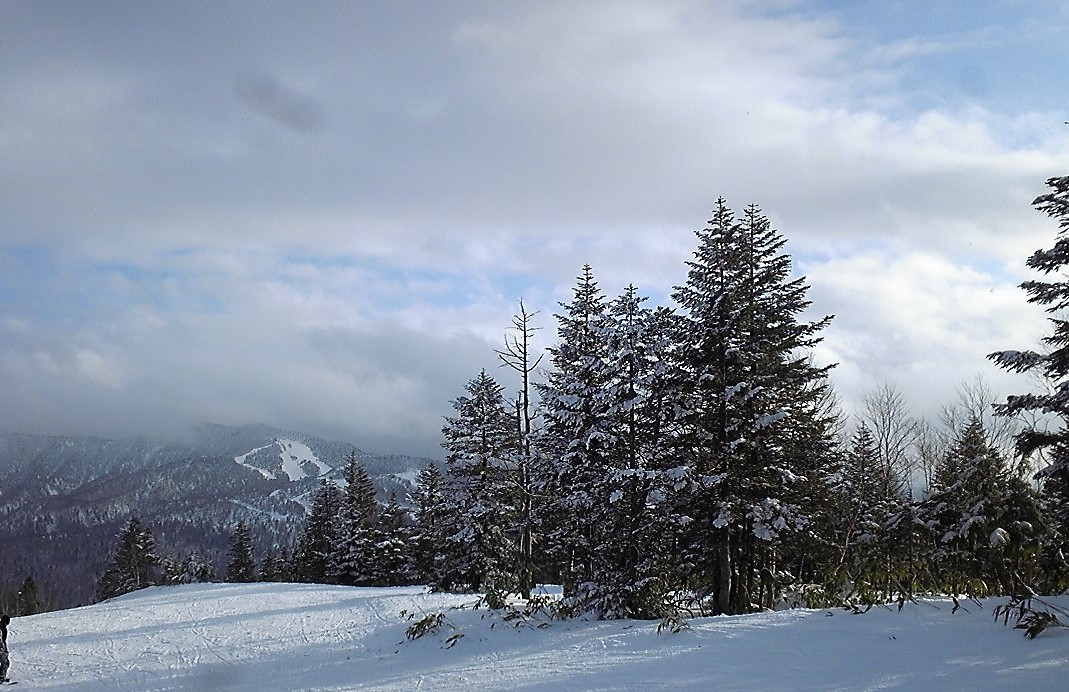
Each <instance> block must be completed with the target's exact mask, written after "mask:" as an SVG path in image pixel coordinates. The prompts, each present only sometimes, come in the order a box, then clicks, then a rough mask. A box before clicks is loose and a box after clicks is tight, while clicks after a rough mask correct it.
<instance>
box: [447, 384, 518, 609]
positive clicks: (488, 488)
mask: <svg viewBox="0 0 1069 692" xmlns="http://www.w3.org/2000/svg"><path fill="white" fill-rule="evenodd" d="M465 391H466V392H467V394H466V395H464V396H460V397H457V399H455V400H454V401H453V408H454V410H455V411H456V416H455V417H447V418H446V424H445V426H444V427H443V428H442V434H443V435H444V436H445V442H443V443H442V445H443V446H444V447H445V448H446V450H447V454H446V458H445V461H446V465H447V468H448V472H449V476H448V480H447V482H446V486H447V492H446V493H445V496H446V504H445V506H444V507H443V508H442V510H443V527H442V528H443V535H444V536H445V542H444V544H443V545H442V552H443V559H442V561H441V572H440V574H439V578H438V581H437V582H436V583H435V587H436V588H438V589H440V590H466V591H484V590H500V591H512V590H514V589H515V588H516V575H515V570H514V569H513V567H514V566H515V563H514V560H513V556H514V555H515V554H516V547H515V541H514V540H513V539H512V538H511V537H510V535H509V531H508V529H509V528H510V527H512V526H514V525H515V517H516V505H515V492H514V486H512V485H511V481H512V479H511V478H510V472H511V470H512V469H511V467H510V460H511V459H512V458H513V456H514V455H515V453H516V439H517V433H516V423H515V418H514V417H513V415H512V413H511V412H510V411H509V408H508V406H507V405H506V403H505V399H504V396H503V394H502V392H503V388H502V387H501V385H499V384H498V383H497V382H496V381H495V380H494V378H493V377H491V376H490V375H489V374H487V372H486V370H483V371H481V372H480V373H479V374H478V376H476V377H475V378H474V379H472V380H470V381H469V382H468V383H467V385H466V386H465Z"/></svg>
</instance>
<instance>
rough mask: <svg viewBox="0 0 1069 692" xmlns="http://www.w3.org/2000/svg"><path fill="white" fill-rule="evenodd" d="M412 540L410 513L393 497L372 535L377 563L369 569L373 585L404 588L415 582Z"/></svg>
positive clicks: (369, 579)
mask: <svg viewBox="0 0 1069 692" xmlns="http://www.w3.org/2000/svg"><path fill="white" fill-rule="evenodd" d="M410 536H411V531H410V524H409V518H408V512H407V511H406V510H405V509H404V507H402V506H401V503H399V502H398V501H397V497H396V496H395V495H391V496H390V500H389V502H387V504H386V506H385V507H383V508H382V511H381V512H380V513H379V517H378V522H377V523H376V525H375V528H374V530H373V532H372V538H371V540H372V554H373V556H374V560H373V562H372V564H371V565H369V569H368V583H369V584H372V585H375V586H402V585H405V584H411V583H412V582H413V581H414V580H415V577H414V573H413V568H412V561H411V559H410V555H409V540H410Z"/></svg>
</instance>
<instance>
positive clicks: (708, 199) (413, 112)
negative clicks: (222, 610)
mask: <svg viewBox="0 0 1069 692" xmlns="http://www.w3.org/2000/svg"><path fill="white" fill-rule="evenodd" d="M988 9H989V8H988ZM985 11H986V10H985V9H983V8H981V9H979V10H977V12H976V13H975V15H976V16H973V15H970V18H969V19H970V21H969V23H968V26H964V27H962V28H960V29H957V28H955V25H953V24H952V23H950V24H948V23H947V22H946V20H947V17H945V16H943V14H941V13H940V12H939V11H937V10H930V12H932V13H935V14H933V15H932V17H933V18H934V20H938V21H937V22H935V23H936V24H938V26H936V27H934V28H932V29H931V30H930V31H926V29H925V27H924V26H921V25H919V24H915V25H912V26H908V27H902V26H900V25H901V23H902V22H901V19H900V18H896V19H895V21H891V19H890V18H888V16H885V15H884V14H882V10H881V11H877V10H876V9H873V8H869V9H868V10H865V8H864V7H862V8H861V9H860V10H851V9H847V8H844V9H841V10H838V11H835V12H832V11H824V10H820V9H818V8H813V7H808V6H805V5H798V4H796V3H791V2H785V3H784V2H770V3H717V4H715V5H709V4H707V3H696V2H693V3H692V2H682V1H680V2H667V3H662V2H658V3H653V2H651V3H638V4H629V5H627V6H626V7H622V6H620V5H619V4H616V3H601V2H581V3H550V4H534V5H519V4H505V5H503V4H496V3H487V4H479V3H476V4H473V5H464V6H445V5H441V6H439V5H426V4H421V5H419V6H418V7H417V6H409V5H404V4H402V5H397V4H390V5H380V4H376V3H350V4H345V5H341V6H332V7H331V8H330V9H329V11H328V10H327V9H325V8H308V7H303V6H302V7H300V8H297V7H291V6H289V5H286V4H282V3H279V4H268V5H259V4H257V5H255V6H253V5H242V4H241V3H237V4H228V5H226V6H215V5H212V6H207V5H181V4H179V5H174V6H149V5H146V6H144V7H141V6H139V7H137V8H123V9H122V11H118V10H113V9H108V8H105V9H103V10H100V11H94V12H88V11H80V10H75V9H73V8H70V7H67V6H54V5H51V4H49V3H34V4H32V5H19V6H11V7H8V8H5V9H4V10H0V13H4V12H6V13H7V14H8V15H10V16H11V17H12V18H13V19H18V20H19V21H5V22H0V27H3V28H0V60H2V61H3V63H4V64H5V70H4V71H3V72H2V73H0V112H3V113H4V114H5V117H4V120H3V122H2V123H0V208H3V209H4V210H5V216H4V219H3V220H0V269H2V270H3V271H2V272H0V297H3V300H2V301H0V303H2V307H0V357H2V358H3V360H2V361H0V377H2V379H0V390H2V391H3V393H2V394H0V415H3V416H5V418H4V420H5V421H7V422H6V423H5V425H12V426H16V427H26V428H33V429H36V430H42V431H43V430H50V429H64V428H66V429H75V428H77V429H78V430H81V431H94V430H99V431H104V430H121V431H129V432H136V431H139V430H148V429H156V428H160V429H162V428H166V427H168V426H172V425H175V424H177V423H178V422H182V421H187V420H188V421H189V422H199V421H202V420H215V421H218V422H223V423H243V422H254V421H263V422H267V423H274V424H281V425H285V426H293V427H298V424H299V425H300V426H312V427H316V428H317V429H319V430H321V431H331V432H332V433H333V434H337V435H341V436H345V437H349V438H352V439H353V441H354V442H356V443H357V444H361V445H363V446H366V447H369V448H375V447H376V446H378V445H381V447H380V448H379V451H390V450H391V449H392V448H394V446H396V449H398V450H401V451H405V450H414V449H418V450H420V451H422V452H424V453H429V451H433V450H436V448H437V443H438V440H437V436H438V428H439V427H440V423H441V415H443V414H445V413H448V411H449V407H448V401H449V400H450V399H451V398H453V397H455V396H456V395H457V394H458V393H459V392H460V390H461V387H462V386H463V383H464V382H465V381H466V380H467V379H468V378H470V377H471V376H472V375H474V374H475V372H477V369H478V368H479V367H482V366H486V367H488V368H491V369H493V368H494V367H495V366H496V361H495V359H494V357H493V354H492V349H493V347H495V346H497V345H498V344H500V342H501V338H502V335H503V333H504V331H505V327H507V325H508V324H509V317H510V315H511V314H512V313H513V312H514V310H515V306H516V301H517V300H518V299H520V298H523V299H524V300H525V302H526V304H527V305H528V306H529V307H530V308H531V309H533V310H540V311H541V314H540V315H539V320H540V322H539V324H540V326H542V327H544V330H543V332H542V333H541V334H540V339H544V340H545V341H547V342H548V341H549V340H550V339H551V338H552V335H553V332H554V324H553V322H552V313H553V312H554V311H555V310H556V302H557V301H560V300H567V299H568V298H569V296H570V289H571V286H572V284H573V283H574V278H575V276H576V274H577V272H578V271H579V268H580V266H581V265H582V264H584V263H587V262H589V263H591V264H592V265H593V266H594V269H595V274H596V276H597V277H598V278H599V280H600V282H601V285H602V287H603V289H604V290H605V291H606V292H607V293H609V294H610V295H614V294H616V293H618V292H619V291H620V290H621V289H622V288H623V286H624V285H626V284H627V283H630V282H634V283H636V284H637V285H638V286H639V288H640V290H641V291H642V292H643V293H645V294H649V295H651V296H653V302H661V303H664V302H666V301H667V296H668V295H669V294H670V293H671V289H672V286H674V285H677V284H679V283H681V282H682V281H684V280H685V273H686V272H685V266H684V265H683V262H684V261H685V260H687V259H688V258H689V255H690V252H691V251H692V250H693V248H694V243H695V239H694V236H693V234H692V231H693V230H694V229H696V228H699V227H701V226H702V225H703V223H704V221H705V219H706V217H707V215H708V213H709V210H710V209H712V207H713V206H714V204H715V200H716V198H717V197H718V196H720V195H723V196H725V197H726V198H727V201H728V203H729V205H731V206H732V207H734V208H736V209H741V208H742V207H743V206H745V205H746V204H748V203H750V202H755V203H757V204H759V205H761V206H762V208H763V209H764V210H765V212H766V213H767V214H768V215H769V216H770V217H771V218H772V220H773V222H774V223H775V225H776V226H777V227H778V228H779V229H780V230H781V231H782V232H783V233H784V234H785V235H786V236H787V237H788V239H789V241H790V242H789V245H788V248H787V249H788V251H789V252H791V253H792V254H794V255H795V257H796V260H797V262H796V263H797V265H798V267H799V269H800V271H802V272H805V273H806V274H808V276H809V280H810V283H811V284H812V286H813V298H814V310H816V311H817V312H819V313H820V314H826V313H835V314H837V315H838V317H837V319H836V321H835V323H834V325H833V327H831V328H830V329H829V331H828V338H827V340H826V341H825V344H824V346H823V347H822V349H823V350H822V352H821V357H822V358H826V359H828V360H838V361H840V362H841V363H842V365H840V367H839V368H837V370H836V375H835V376H836V378H837V380H836V382H837V384H838V385H839V386H840V387H841V388H842V389H843V390H844V393H845V394H847V395H848V396H847V398H848V399H850V400H857V398H858V397H857V392H860V391H862V390H863V389H864V388H865V387H866V386H868V384H870V383H875V382H877V381H879V380H884V379H898V380H900V381H901V384H902V386H903V389H906V388H907V385H908V388H909V391H908V393H909V394H910V396H911V399H912V400H914V401H916V402H917V405H918V406H927V405H929V402H931V401H935V400H941V399H942V398H945V397H948V396H952V391H953V388H954V387H955V386H957V384H958V383H959V382H960V381H962V380H965V379H971V377H972V376H973V375H974V374H975V372H976V370H977V369H981V368H984V367H985V366H986V363H985V361H984V360H983V356H984V354H985V353H986V352H987V351H989V350H993V349H996V348H1010V347H1023V346H1028V345H1029V344H1030V343H1032V342H1033V340H1034V338H1035V337H1036V336H1037V335H1038V334H1039V333H1040V331H1041V330H1042V328H1043V324H1042V321H1041V320H1039V319H1037V318H1036V317H1035V315H1032V314H1031V313H1030V312H1029V311H1028V309H1027V308H1025V307H1023V306H1024V297H1023V295H1022V294H1020V292H1019V291H1017V290H1016V289H1015V288H1013V285H1014V284H1016V283H1017V282H1019V281H1020V280H1021V278H1022V276H1023V269H1022V267H1023V260H1024V257H1025V256H1026V255H1027V254H1028V253H1030V252H1031V251H1032V250H1033V249H1035V248H1037V247H1042V246H1045V245H1048V244H1049V242H1050V239H1051V237H1052V235H1053V232H1054V229H1053V228H1052V227H1051V224H1050V223H1049V220H1047V219H1045V218H1044V217H1042V216H1041V215H1039V214H1037V213H1035V212H1034V211H1033V210H1032V209H1030V206H1029V205H1030V202H1031V200H1032V198H1033V197H1035V196H1036V195H1037V194H1039V193H1040V192H1042V191H1043V190H1042V182H1043V180H1044V179H1045V178H1046V177H1048V176H1051V175H1056V174H1059V173H1064V172H1065V171H1064V163H1065V161H1066V160H1067V154H1069V129H1067V128H1065V127H1064V126H1062V125H1061V123H1062V122H1063V121H1064V119H1065V118H1064V116H1062V115H1058V116H1057V117H1053V116H1052V115H1051V114H1050V113H1048V112H1046V111H1044V110H1043V109H1042V108H1040V106H1043V105H1044V103H1045V102H1042V101H1036V100H1029V101H1028V103H1029V104H1030V105H1029V106H1028V107H1023V106H1018V105H1017V103H1016V102H1007V101H995V100H990V99H987V100H985V98H984V94H980V95H977V94H976V93H971V92H970V93H966V92H965V90H963V89H961V88H958V87H955V86H954V84H953V83H948V82H947V81H946V80H942V79H941V78H939V75H940V74H942V71H944V70H945V69H949V67H951V66H953V67H954V69H959V68H961V69H967V68H968V69H971V68H970V65H971V63H970V62H969V61H970V60H974V59H975V57H976V56H975V55H974V53H975V51H973V52H972V53H970V52H969V51H970V48H969V46H970V45H971V43H970V42H975V40H976V39H977V37H980V38H982V39H983V41H984V46H985V50H990V51H995V52H997V51H998V50H999V49H1000V46H1003V45H1009V44H1008V43H1006V42H1008V41H1009V38H1008V37H1009V35H1010V34H1012V31H1010V28H1006V29H998V30H995V29H991V28H990V26H992V25H997V22H994V21H993V20H991V19H990V17H988V18H986V19H985V17H984V16H981V15H983V14H984V12H985ZM866 13H870V14H872V17H871V18H869V15H868V14H866ZM935 15H938V16H935ZM921 16H922V17H923V16H926V15H923V13H922V14H921ZM992 16H993V15H992ZM866 22H870V23H866ZM1028 22H1029V23H1031V22H1032V20H1031V19H1029V20H1028ZM1030 25H1031V24H1030ZM16 26H17V27H20V28H19V29H18V30H16V29H14V28H13V27H16ZM133 27H136V31H135V30H134V29H133ZM1034 35H1035V36H1036V37H1037V40H1038V41H1040V42H1043V41H1047V42H1049V44H1044V45H1055V46H1058V45H1060V40H1061V39H1060V37H1061V36H1062V34H1061V33H1059V32H1058V31H1055V30H1053V29H1052V30H1049V31H1047V32H1040V33H1038V34H1034ZM1013 45H1016V44H1013ZM44 46H47V47H48V49H47V50H45V49H44ZM999 55H1002V54H999ZM963 56H964V57H963ZM1003 57H1004V59H1005V61H1006V62H1007V64H1014V60H1013V56H1012V55H1008V54H1007V55H1004V56H1003ZM986 67H990V66H989V65H988V66H986ZM986 67H985V69H986ZM994 67H998V65H995V66H994ZM918 75H919V77H918ZM921 77H923V78H924V79H921ZM925 79H928V81H925ZM932 80H935V81H932ZM951 81H952V80H951ZM933 85H936V86H938V87H939V89H938V90H939V91H940V95H939V97H938V98H934V97H932V96H931V92H932V89H933ZM1054 91H1057V90H1056V89H1054ZM997 93H998V91H997V90H988V91H987V92H985V94H997ZM1047 105H1049V104H1047ZM328 116H329V117H328ZM328 120H329V127H328V126H327V125H328ZM1051 123H1053V125H1052V124H1051ZM495 373H498V374H501V375H502V377H504V376H505V374H504V373H503V372H501V371H495ZM989 381H991V382H992V384H1000V385H1001V384H1005V386H1007V387H1010V386H1014V385H1012V383H1010V382H1008V381H1001V380H999V381H996V380H995V379H994V378H991V377H989Z"/></svg>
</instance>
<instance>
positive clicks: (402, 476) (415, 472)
mask: <svg viewBox="0 0 1069 692" xmlns="http://www.w3.org/2000/svg"><path fill="white" fill-rule="evenodd" d="M419 473H420V472H419V469H410V470H408V471H402V472H400V473H391V474H390V475H391V476H393V477H394V478H396V479H397V480H399V481H401V482H402V483H405V484H407V485H410V486H412V487H415V486H416V485H417V483H416V479H417V478H418V477H419Z"/></svg>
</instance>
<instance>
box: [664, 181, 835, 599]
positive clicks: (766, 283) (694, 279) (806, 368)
mask: <svg viewBox="0 0 1069 692" xmlns="http://www.w3.org/2000/svg"><path fill="white" fill-rule="evenodd" d="M698 238H699V247H698V249H697V250H696V251H695V254H694V259H693V260H692V261H690V262H688V266H689V268H690V270H689V272H688V276H687V282H686V284H684V285H683V286H681V287H678V288H677V289H676V291H675V292H674V294H673V296H674V298H675V300H676V302H677V303H678V304H679V305H680V307H681V308H682V309H683V311H684V315H683V317H682V318H681V319H680V320H679V326H678V336H677V339H678V341H679V350H678V366H677V367H678V370H677V373H676V382H677V390H678V393H677V395H676V397H677V399H676V403H677V405H678V406H679V415H678V416H677V420H678V423H679V424H680V435H679V436H678V438H677V441H676V446H677V449H678V452H679V456H680V459H681V460H682V461H683V462H684V466H683V467H682V470H683V471H684V472H685V474H686V481H687V483H686V486H685V488H684V489H683V492H681V494H680V495H679V497H678V504H677V513H678V515H679V522H680V523H681V524H683V525H684V526H685V527H686V532H685V533H686V537H685V539H684V540H685V541H686V543H687V545H686V552H685V557H686V560H687V561H688V562H689V563H690V564H692V565H693V568H692V569H691V570H690V573H691V579H692V580H693V584H694V587H695V588H696V590H697V591H698V593H699V595H703V594H705V593H708V594H710V595H712V596H713V597H714V603H715V606H714V608H715V611H716V612H719V613H739V612H745V611H748V610H750V609H751V608H753V607H755V606H756V605H757V604H758V603H762V604H766V605H767V604H769V603H770V602H771V600H772V597H773V594H774V591H775V584H774V583H773V582H772V579H771V577H772V576H773V575H774V574H775V572H776V571H777V569H779V565H778V559H779V558H780V557H781V555H780V547H781V546H782V542H783V540H784V538H785V537H786V536H788V535H790V534H792V533H797V532H799V531H800V530H801V529H802V528H803V527H804V526H805V525H806V523H807V522H808V521H809V519H810V516H811V509H810V508H808V507H806V506H804V505H805V503H807V502H808V501H809V498H807V496H806V492H805V488H804V485H803V483H802V481H804V480H806V476H805V475H804V471H805V470H806V469H804V468H800V467H799V466H798V463H799V462H800V461H801V459H799V458H798V457H796V456H795V455H791V454H790V453H789V450H788V445H789V444H792V443H793V444H794V445H803V444H804V443H805V440H800V439H792V436H798V435H803V436H813V435H824V434H825V431H823V430H822V428H823V427H826V426H825V425H822V424H821V423H820V422H819V421H818V420H816V419H815V418H814V415H815V409H814V407H813V406H812V402H813V400H814V399H815V397H816V393H817V392H818V391H819V385H820V383H821V381H822V380H823V379H824V378H825V376H826V371H825V369H821V368H817V367H815V366H813V365H812V363H811V362H810V361H809V359H808V357H807V352H808V350H809V349H810V348H811V347H813V346H814V345H815V344H816V343H818V342H819V338H818V336H817V334H818V333H819V331H820V330H821V329H822V328H823V327H824V326H825V325H826V324H827V322H828V320H829V319H830V318H825V319H823V320H819V321H817V322H812V323H808V322H802V321H800V320H799V316H800V315H801V313H802V312H803V311H804V310H805V309H806V308H807V307H808V306H809V301H808V300H807V299H806V297H805V296H806V293H807V291H808V286H807V285H806V284H805V280H804V279H803V278H797V279H792V278H791V277H790V258H789V256H788V255H786V254H784V253H783V252H782V249H783V246H784V244H785V242H786V241H785V239H784V238H783V237H782V236H781V235H780V234H779V233H778V232H777V231H775V230H774V229H772V227H771V226H770V224H769V222H768V220H767V218H765V217H764V216H763V215H762V214H761V213H760V210H759V209H757V208H756V207H754V206H750V207H748V208H747V209H746V212H745V214H744V216H743V218H742V219H741V220H736V219H735V217H734V214H733V212H731V210H729V209H728V208H727V205H726V203H725V202H724V200H723V199H720V200H718V202H717V209H716V211H715V212H714V215H713V218H712V219H711V220H710V222H709V224H708V225H707V226H706V228H705V229H703V230H701V231H698ZM800 472H801V473H800Z"/></svg>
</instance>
